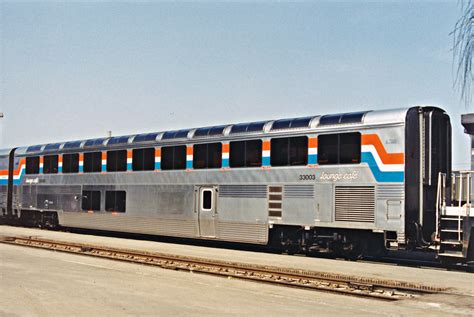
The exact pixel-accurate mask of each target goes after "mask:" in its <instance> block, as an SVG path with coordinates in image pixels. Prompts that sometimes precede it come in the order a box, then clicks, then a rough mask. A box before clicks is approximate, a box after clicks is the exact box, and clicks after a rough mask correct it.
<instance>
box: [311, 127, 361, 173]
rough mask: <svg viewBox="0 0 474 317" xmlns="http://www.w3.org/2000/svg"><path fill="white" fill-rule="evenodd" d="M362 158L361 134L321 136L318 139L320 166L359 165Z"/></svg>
mask: <svg viewBox="0 0 474 317" xmlns="http://www.w3.org/2000/svg"><path fill="white" fill-rule="evenodd" d="M360 158H361V137H360V133H359V132H355V133H341V134H328V135H320V136H319V137H318V164H320V165H329V164H358V163H360Z"/></svg>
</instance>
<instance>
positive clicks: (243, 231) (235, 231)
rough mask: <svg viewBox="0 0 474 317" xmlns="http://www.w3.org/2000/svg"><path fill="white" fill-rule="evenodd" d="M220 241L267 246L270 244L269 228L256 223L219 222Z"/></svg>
mask: <svg viewBox="0 0 474 317" xmlns="http://www.w3.org/2000/svg"><path fill="white" fill-rule="evenodd" d="M217 231H218V237H219V240H225V241H234V242H248V243H260V244H265V243H267V242H268V226H267V225H266V224H256V223H235V222H219V223H218V224H217Z"/></svg>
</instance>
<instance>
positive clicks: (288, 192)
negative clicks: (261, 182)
mask: <svg viewBox="0 0 474 317" xmlns="http://www.w3.org/2000/svg"><path fill="white" fill-rule="evenodd" d="M284 195H285V198H314V186H313V185H285V192H284Z"/></svg>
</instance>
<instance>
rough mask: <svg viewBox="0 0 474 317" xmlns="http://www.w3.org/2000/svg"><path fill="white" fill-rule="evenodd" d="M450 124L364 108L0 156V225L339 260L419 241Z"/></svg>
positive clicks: (431, 210)
mask: <svg viewBox="0 0 474 317" xmlns="http://www.w3.org/2000/svg"><path fill="white" fill-rule="evenodd" d="M450 169H451V125H450V120H449V117H448V115H447V114H446V113H445V112H444V111H443V110H441V109H439V108H434V107H412V108H409V109H396V110H383V111H364V112H355V113H344V114H335V115H323V116H311V117H304V118H294V119H282V120H271V121H261V122H252V123H239V124H229V125H221V126H213V127H206V128H195V129H184V130H176V131H166V132H160V133H146V134H138V135H132V136H121V137H109V138H98V139H89V140H79V141H70V142H61V143H51V144H45V145H33V146H28V147H20V148H14V149H7V150H3V151H1V152H0V190H1V192H0V193H1V196H0V208H1V213H2V217H3V219H9V220H12V219H13V220H16V221H20V222H21V223H23V224H29V225H39V226H46V227H48V226H49V227H52V226H58V225H59V226H63V227H73V228H89V229H99V230H107V231H118V232H131V233H142V234H151V235H161V236H174V237H187V238H195V239H210V240H222V241H232V242H239V243H250V244H262V245H269V246H271V247H272V248H278V249H280V250H283V251H285V252H288V253H295V252H313V251H314V252H316V251H320V252H335V253H337V254H343V255H347V256H358V255H361V254H367V253H377V252H381V251H383V250H385V249H387V248H392V249H415V248H420V247H427V246H429V245H432V244H433V241H434V240H435V231H436V228H437V215H436V203H437V201H436V200H437V198H436V197H437V196H436V193H437V186H438V174H439V173H440V172H442V173H446V174H447V175H449V174H450Z"/></svg>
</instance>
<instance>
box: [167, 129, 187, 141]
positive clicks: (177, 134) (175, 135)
mask: <svg viewBox="0 0 474 317" xmlns="http://www.w3.org/2000/svg"><path fill="white" fill-rule="evenodd" d="M189 131H190V130H189V129H187V130H177V131H168V132H165V133H163V137H162V138H161V139H162V140H172V139H184V138H187V137H188V133H189Z"/></svg>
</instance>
